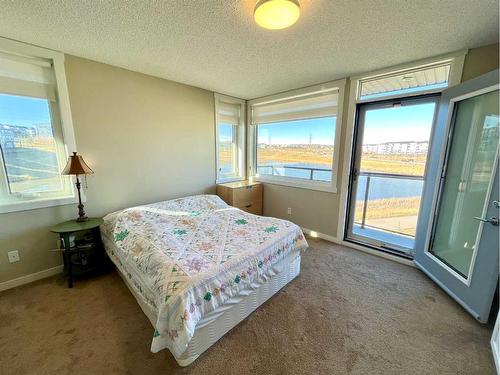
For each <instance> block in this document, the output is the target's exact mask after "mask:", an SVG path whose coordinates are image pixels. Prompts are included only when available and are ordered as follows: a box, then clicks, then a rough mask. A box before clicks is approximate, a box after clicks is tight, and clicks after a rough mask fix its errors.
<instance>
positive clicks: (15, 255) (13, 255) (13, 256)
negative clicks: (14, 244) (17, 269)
mask: <svg viewBox="0 0 500 375" xmlns="http://www.w3.org/2000/svg"><path fill="white" fill-rule="evenodd" d="M7 256H8V257H9V262H10V263H15V262H19V261H20V260H21V259H20V258H19V251H17V250H13V251H9V252H8V253H7Z"/></svg>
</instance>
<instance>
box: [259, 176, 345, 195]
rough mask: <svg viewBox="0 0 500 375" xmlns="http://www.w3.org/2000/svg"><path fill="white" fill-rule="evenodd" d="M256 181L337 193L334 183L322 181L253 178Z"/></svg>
mask: <svg viewBox="0 0 500 375" xmlns="http://www.w3.org/2000/svg"><path fill="white" fill-rule="evenodd" d="M252 179H253V180H254V181H259V182H264V183H268V184H273V185H282V186H289V187H294V188H299V189H307V190H316V191H324V192H327V193H337V187H336V186H335V184H334V183H333V182H320V181H310V180H304V181H301V180H300V179H296V178H286V177H278V178H276V177H274V178H273V177H263V176H259V177H252Z"/></svg>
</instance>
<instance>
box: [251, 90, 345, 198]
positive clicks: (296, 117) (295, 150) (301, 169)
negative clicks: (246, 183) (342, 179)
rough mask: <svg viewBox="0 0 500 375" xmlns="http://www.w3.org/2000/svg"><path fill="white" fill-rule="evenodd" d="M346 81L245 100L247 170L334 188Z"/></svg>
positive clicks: (271, 180) (309, 185)
mask: <svg viewBox="0 0 500 375" xmlns="http://www.w3.org/2000/svg"><path fill="white" fill-rule="evenodd" d="M344 82H345V81H339V82H332V83H329V84H324V85H318V86H314V87H311V88H306V89H300V90H294V91H292V92H288V93H285V94H280V95H275V96H271V97H266V98H261V99H255V100H252V101H250V102H249V108H250V110H251V112H250V113H251V126H250V129H249V133H250V135H251V142H252V150H251V152H250V157H249V160H250V162H251V165H250V173H251V175H252V176H253V177H254V178H255V179H257V180H262V181H266V182H269V183H276V184H282V185H289V186H297V187H304V188H311V189H316V190H325V191H335V188H336V186H335V183H336V172H337V159H338V158H337V150H336V147H335V144H336V141H338V137H339V133H340V132H339V128H338V126H337V123H338V121H339V120H338V119H339V116H340V113H339V112H341V110H340V109H341V102H342V96H343V87H344Z"/></svg>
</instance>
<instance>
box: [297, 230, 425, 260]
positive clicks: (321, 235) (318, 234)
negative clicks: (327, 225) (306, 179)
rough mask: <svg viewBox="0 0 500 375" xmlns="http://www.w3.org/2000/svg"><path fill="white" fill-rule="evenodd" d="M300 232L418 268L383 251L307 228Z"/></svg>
mask: <svg viewBox="0 0 500 375" xmlns="http://www.w3.org/2000/svg"><path fill="white" fill-rule="evenodd" d="M302 231H303V232H304V233H305V234H307V235H309V236H311V237H317V238H321V239H322V240H325V241H328V242H333V243H335V244H337V245H342V246H346V247H350V248H351V249H355V250H359V251H362V252H364V253H367V254H371V255H375V256H378V257H381V258H384V259H388V260H392V261H393V262H397V263H401V264H404V265H406V266H410V267H415V268H418V267H417V266H416V265H415V263H413V261H412V260H409V259H404V258H401V257H398V256H397V255H392V254H388V253H385V252H383V251H377V250H374V249H370V248H369V247H365V246H361V245H357V244H354V243H352V242H348V241H341V240H339V239H338V238H337V237H334V236H330V235H328V234H324V233H321V232H317V231H315V230H311V229H308V228H304V227H302Z"/></svg>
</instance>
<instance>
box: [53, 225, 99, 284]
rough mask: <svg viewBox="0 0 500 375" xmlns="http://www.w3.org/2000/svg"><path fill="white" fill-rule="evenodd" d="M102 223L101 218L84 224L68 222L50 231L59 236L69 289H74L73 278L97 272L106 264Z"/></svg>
mask: <svg viewBox="0 0 500 375" xmlns="http://www.w3.org/2000/svg"><path fill="white" fill-rule="evenodd" d="M102 223H103V220H102V219H100V218H89V219H88V220H87V221H83V222H77V221H76V220H68V221H65V222H63V223H59V224H57V225H56V226H54V227H52V228H51V229H50V231H51V232H54V233H58V234H59V238H60V241H61V250H62V254H63V261H64V269H65V271H66V272H67V274H68V287H70V288H72V287H73V276H75V275H82V274H86V273H90V272H93V271H96V270H97V269H98V268H99V267H101V266H102V265H103V264H104V263H105V261H104V259H103V258H104V249H103V246H102V241H101V232H100V231H99V225H101V224H102Z"/></svg>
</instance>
